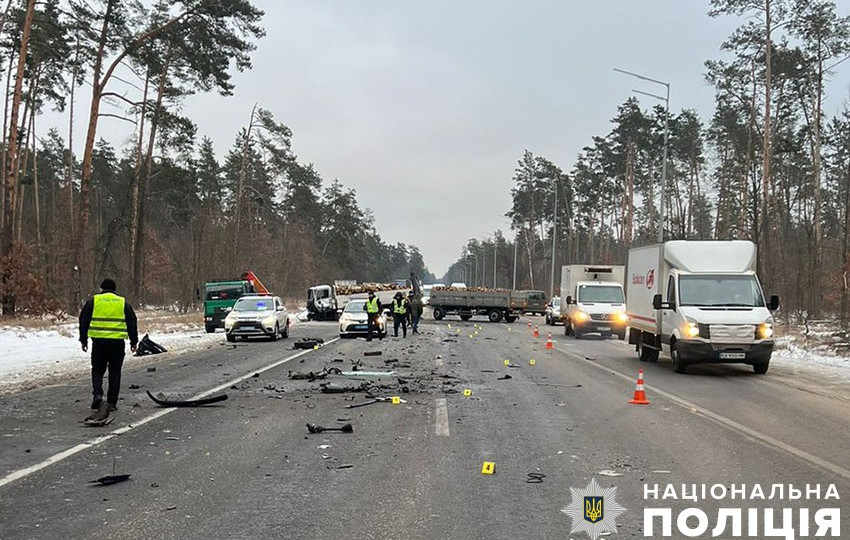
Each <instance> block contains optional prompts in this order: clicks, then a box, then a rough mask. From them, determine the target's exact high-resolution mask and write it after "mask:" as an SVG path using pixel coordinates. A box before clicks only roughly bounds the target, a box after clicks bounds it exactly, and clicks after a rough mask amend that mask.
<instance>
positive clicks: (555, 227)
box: [547, 178, 558, 296]
mask: <svg viewBox="0 0 850 540" xmlns="http://www.w3.org/2000/svg"><path fill="white" fill-rule="evenodd" d="M552 183H553V184H554V185H555V210H554V212H555V213H554V215H553V217H552V269H551V270H550V272H549V294H550V295H551V294H552V293H553V291H554V290H555V239H556V238H558V182H557V179H556V178H553V179H552ZM547 296H548V295H547Z"/></svg>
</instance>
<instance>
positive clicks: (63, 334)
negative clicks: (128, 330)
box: [0, 324, 224, 394]
mask: <svg viewBox="0 0 850 540" xmlns="http://www.w3.org/2000/svg"><path fill="white" fill-rule="evenodd" d="M187 326H189V325H185V324H179V325H173V326H170V327H166V328H164V331H160V332H156V333H152V334H151V336H150V337H151V339H153V340H154V341H155V342H156V343H158V344H160V345H162V346H163V347H165V348H166V349H168V352H167V353H165V354H167V355H169V356H172V357H173V356H175V355H179V354H181V353H185V352H189V351H195V350H199V349H204V348H208V347H211V346H214V345H216V344H218V343H220V342H222V341H224V334H222V333H216V334H207V333H205V332H204V329H203V327H202V326H201V325H196V327H194V328H187ZM77 335H78V334H77V330H76V328H75V326H72V325H62V326H60V327H58V328H57V329H50V330H47V329H40V330H32V329H27V328H23V327H15V326H11V327H10V326H6V327H0V394H4V393H9V392H16V391H19V390H25V389H29V388H34V387H37V386H43V385H46V384H52V383H54V382H58V381H60V380H62V379H68V378H77V377H80V376H85V377H87V376H88V373H89V369H90V367H91V364H90V354H91V352H87V353H86V352H83V351H82V350H81V348H80V342H79V341H78V339H77ZM89 351H91V349H89ZM131 354H132V353H130V348H129V345H128V346H127V356H126V358H125V365H132V364H133V363H135V362H143V361H145V362H146V361H149V357H136V356H130V355H131ZM158 358H159V357H158Z"/></svg>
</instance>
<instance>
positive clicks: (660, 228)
mask: <svg viewBox="0 0 850 540" xmlns="http://www.w3.org/2000/svg"><path fill="white" fill-rule="evenodd" d="M614 71H616V72H618V73H623V74H625V75H631V76H632V77H636V78H638V79H640V80H642V81H647V82H651V83H655V84H660V85H662V86H664V87H665V88H666V89H667V94H666V95H665V96H659V95H656V94H650V93H649V92H641V91H640V90H634V92H635V93H637V94H643V95H645V96H649V97H652V98H655V99H657V100H660V101H663V102H664V154H663V156H664V157H663V158H662V161H661V189H660V190H659V191H660V192H661V193H660V194H661V204H660V209H659V212H658V243H661V242H664V221H665V219H664V216H665V212H664V194H665V191H666V189H667V141H668V140H669V134H670V83H668V82H664V81H659V80H658V79H652V78H650V77H646V76H644V75H639V74H637V73H632V72H631V71H626V70H624V69H619V68H614Z"/></svg>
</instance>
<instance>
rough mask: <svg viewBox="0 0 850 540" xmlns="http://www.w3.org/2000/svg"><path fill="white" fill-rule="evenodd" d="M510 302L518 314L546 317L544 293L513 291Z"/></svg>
mask: <svg viewBox="0 0 850 540" xmlns="http://www.w3.org/2000/svg"><path fill="white" fill-rule="evenodd" d="M511 300H512V302H513V307H514V309H515V310H516V311H518V312H519V313H532V314H534V315H546V293H545V292H543V291H513V292H512V293H511Z"/></svg>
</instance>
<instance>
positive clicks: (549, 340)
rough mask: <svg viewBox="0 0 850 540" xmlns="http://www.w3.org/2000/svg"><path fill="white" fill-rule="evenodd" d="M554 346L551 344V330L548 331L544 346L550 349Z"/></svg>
mask: <svg viewBox="0 0 850 540" xmlns="http://www.w3.org/2000/svg"><path fill="white" fill-rule="evenodd" d="M553 347H554V346H553V345H552V332H549V337H548V338H546V348H547V349H551V348H553Z"/></svg>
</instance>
